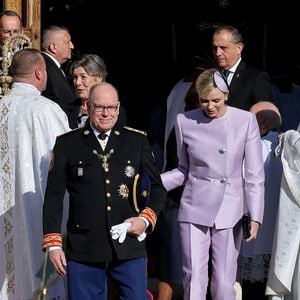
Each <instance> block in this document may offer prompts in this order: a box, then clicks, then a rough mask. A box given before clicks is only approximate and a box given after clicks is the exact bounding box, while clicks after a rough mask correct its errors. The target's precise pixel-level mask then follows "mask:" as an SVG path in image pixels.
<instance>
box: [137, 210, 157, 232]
mask: <svg viewBox="0 0 300 300" xmlns="http://www.w3.org/2000/svg"><path fill="white" fill-rule="evenodd" d="M139 217H144V218H146V219H147V220H148V221H149V223H150V224H151V229H150V232H152V231H153V230H154V228H155V225H156V221H157V215H156V213H155V212H154V211H153V210H152V209H151V208H150V207H146V208H145V209H143V210H142V212H141V213H140V214H139Z"/></svg>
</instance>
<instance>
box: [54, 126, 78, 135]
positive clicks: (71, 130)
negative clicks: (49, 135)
mask: <svg viewBox="0 0 300 300" xmlns="http://www.w3.org/2000/svg"><path fill="white" fill-rule="evenodd" d="M79 129H81V128H80V127H79V128H74V129H70V130H69V131H67V132H64V133H62V134H60V135H58V136H57V137H61V136H64V135H67V134H69V133H71V132H74V131H77V130H79Z"/></svg>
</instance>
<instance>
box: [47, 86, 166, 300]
mask: <svg viewBox="0 0 300 300" xmlns="http://www.w3.org/2000/svg"><path fill="white" fill-rule="evenodd" d="M119 107H120V102H119V99H118V93H117V91H116V89H115V88H114V87H113V86H112V85H111V84H109V83H105V82H102V83H100V84H96V85H94V86H93V87H92V88H91V90H90V95H89V102H88V110H89V117H90V119H89V121H87V125H86V126H85V127H84V128H80V129H76V130H73V131H71V132H70V133H68V134H64V135H62V136H60V137H58V138H57V140H56V144H55V147H54V151H53V159H52V162H51V164H50V168H49V176H48V181H47V189H46V193H45V201H44V207H43V227H44V237H43V249H44V250H45V249H47V250H48V248H49V250H48V251H49V256H50V259H51V261H52V263H53V265H54V267H55V269H56V271H57V272H58V273H59V274H60V275H62V276H64V275H65V274H67V279H68V289H69V297H70V299H85V300H88V299H103V300H104V299H107V292H106V279H107V273H108V274H110V275H111V276H112V278H114V279H115V281H116V282H117V283H118V289H119V294H120V295H121V297H123V298H122V299H130V300H143V299H147V267H146V249H145V241H144V238H145V236H146V234H145V233H150V232H151V231H152V230H153V229H154V227H155V224H156V220H157V215H158V213H159V211H160V209H161V207H162V206H163V203H164V201H165V199H166V191H165V189H164V187H163V186H162V183H161V179H160V175H159V172H158V170H157V167H156V165H155V162H154V159H153V155H152V153H151V151H150V147H149V143H148V139H147V136H146V134H145V133H144V132H141V131H139V130H135V129H132V128H128V127H123V128H118V127H117V125H116V122H117V119H118V114H119ZM141 172H146V173H147V174H148V176H149V179H150V182H151V185H150V186H151V192H150V195H149V194H148V196H149V199H148V201H147V206H146V207H145V208H141V209H139V208H137V207H136V204H137V203H136V202H137V200H136V195H134V194H133V190H135V191H140V189H139V188H137V187H136V184H137V180H136V179H137V177H138V176H139V174H140V173H141ZM66 190H67V191H68V193H69V216H68V223H67V237H66V256H65V253H64V251H63V249H62V235H61V223H62V212H63V199H64V194H65V191H66ZM141 193H143V194H144V196H145V194H147V192H146V193H145V191H141ZM138 196H139V195H138ZM134 198H135V199H134ZM134 200H135V201H134Z"/></svg>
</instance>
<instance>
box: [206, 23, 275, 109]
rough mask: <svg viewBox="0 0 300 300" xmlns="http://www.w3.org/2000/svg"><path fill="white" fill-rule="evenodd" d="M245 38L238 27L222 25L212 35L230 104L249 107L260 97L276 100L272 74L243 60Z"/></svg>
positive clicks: (243, 107)
mask: <svg viewBox="0 0 300 300" xmlns="http://www.w3.org/2000/svg"><path fill="white" fill-rule="evenodd" d="M243 49H244V44H243V38H242V35H241V34H240V32H239V31H238V29H237V28H235V27H233V26H220V27H218V28H216V29H215V31H214V33H213V37H212V50H213V55H214V58H215V61H216V64H217V66H218V68H219V69H220V71H222V73H223V78H224V80H226V81H227V83H228V86H229V90H230V92H229V95H228V102H227V103H228V105H230V106H234V107H237V108H241V109H245V110H249V109H250V107H251V106H252V105H253V104H255V103H256V102H258V101H260V100H261V99H273V98H272V90H271V81H270V77H269V75H268V74H267V73H266V72H264V71H261V70H259V69H256V68H254V67H253V66H251V65H249V64H247V63H246V62H244V60H243V59H242V51H243Z"/></svg>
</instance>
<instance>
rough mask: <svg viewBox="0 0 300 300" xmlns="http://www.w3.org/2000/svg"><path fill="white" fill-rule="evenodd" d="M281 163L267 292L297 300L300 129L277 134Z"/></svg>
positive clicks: (279, 299) (275, 298) (281, 299)
mask: <svg viewBox="0 0 300 300" xmlns="http://www.w3.org/2000/svg"><path fill="white" fill-rule="evenodd" d="M276 154H277V155H278V157H280V159H281V162H282V166H283V176H282V180H281V186H280V198H279V208H278V214H277V220H276V227H275V233H274V238H273V247H272V256H271V263H270V269H269V274H268V281H267V288H266V295H267V296H269V299H271V300H296V299H300V286H299V281H300V222H299V220H300V176H299V174H300V132H299V131H296V130H288V131H286V132H284V133H283V134H281V135H280V143H279V146H278V147H277V148H276Z"/></svg>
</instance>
